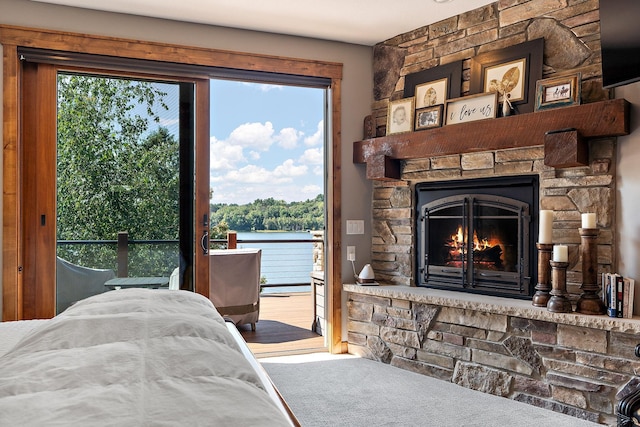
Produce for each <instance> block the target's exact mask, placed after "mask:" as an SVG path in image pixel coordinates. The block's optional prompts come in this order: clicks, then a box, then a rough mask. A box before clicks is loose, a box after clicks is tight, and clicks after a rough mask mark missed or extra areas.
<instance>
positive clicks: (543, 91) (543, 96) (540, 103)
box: [535, 73, 582, 111]
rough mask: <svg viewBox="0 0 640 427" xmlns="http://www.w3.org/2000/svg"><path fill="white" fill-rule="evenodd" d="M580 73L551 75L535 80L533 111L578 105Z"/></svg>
mask: <svg viewBox="0 0 640 427" xmlns="http://www.w3.org/2000/svg"><path fill="white" fill-rule="evenodd" d="M581 80H582V79H581V74H580V73H577V74H574V75H572V76H567V77H552V78H549V79H543V80H538V81H537V82H536V108H535V111H540V110H545V109H547V108H555V107H567V106H569V105H580V98H581V86H582V84H581Z"/></svg>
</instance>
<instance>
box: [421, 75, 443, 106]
mask: <svg viewBox="0 0 640 427" xmlns="http://www.w3.org/2000/svg"><path fill="white" fill-rule="evenodd" d="M448 87H449V79H448V78H444V79H440V80H436V81H433V82H428V83H422V84H420V85H417V86H416V94H415V95H414V96H415V99H416V109H418V108H425V107H433V106H434V105H438V104H443V105H444V103H445V102H446V101H447V99H448V98H447V95H448Z"/></svg>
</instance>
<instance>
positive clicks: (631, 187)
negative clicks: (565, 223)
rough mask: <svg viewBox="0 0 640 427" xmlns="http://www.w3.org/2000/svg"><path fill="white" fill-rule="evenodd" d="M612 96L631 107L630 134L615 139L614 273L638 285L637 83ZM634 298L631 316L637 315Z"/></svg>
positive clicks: (639, 178) (639, 118) (639, 95)
mask: <svg viewBox="0 0 640 427" xmlns="http://www.w3.org/2000/svg"><path fill="white" fill-rule="evenodd" d="M615 93H616V98H624V99H626V100H627V101H629V102H630V103H631V129H630V130H631V134H630V135H628V136H624V137H619V138H618V164H617V173H616V180H617V186H618V197H617V204H618V206H617V210H618V217H617V219H616V221H617V224H618V227H617V236H616V241H617V242H618V252H617V255H618V272H619V273H620V274H622V275H623V276H627V277H632V278H634V279H635V280H636V282H639V283H640V130H638V127H639V126H640V109H639V108H638V106H640V83H633V84H630V85H626V86H621V87H619V88H617V89H616V91H615ZM637 294H638V292H636V301H635V313H636V314H639V313H640V298H639V297H638V295H637Z"/></svg>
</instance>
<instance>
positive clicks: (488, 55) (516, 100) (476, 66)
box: [469, 38, 544, 114]
mask: <svg viewBox="0 0 640 427" xmlns="http://www.w3.org/2000/svg"><path fill="white" fill-rule="evenodd" d="M543 53H544V39H543V38H539V39H535V40H531V41H528V42H524V43H520V44H517V45H513V46H509V47H506V48H504V49H499V50H495V51H490V52H485V53H481V54H479V55H476V56H475V57H473V58H471V67H470V68H471V79H470V82H469V92H470V93H472V94H479V93H485V92H498V93H499V100H498V102H499V103H501V102H502V100H503V97H502V92H505V93H507V96H508V99H509V101H510V103H511V106H512V107H513V109H514V111H513V112H514V113H515V114H520V113H531V112H533V111H534V107H535V99H536V82H537V81H538V80H540V79H541V78H542V64H543V62H542V61H543Z"/></svg>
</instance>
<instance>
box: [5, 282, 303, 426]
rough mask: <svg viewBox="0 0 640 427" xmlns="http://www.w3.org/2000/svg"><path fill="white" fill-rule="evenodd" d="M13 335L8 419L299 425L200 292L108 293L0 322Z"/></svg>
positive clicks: (7, 335) (17, 422)
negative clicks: (37, 316)
mask: <svg viewBox="0 0 640 427" xmlns="http://www.w3.org/2000/svg"><path fill="white" fill-rule="evenodd" d="M16 336H18V337H19V338H16ZM12 340H13V341H17V342H16V343H15V345H12V346H11V348H10V349H4V350H2V349H0V350H2V351H0V425H3V426H4V425H34V426H36V425H37V426H50V425H60V426H69V425H82V426H92V425H100V426H108V425H113V426H134V425H135V426H140V425H154V426H155V425H167V426H176V425H194V426H197V425H207V426H213V425H216V426H292V425H294V426H295V425H299V424H298V422H297V421H296V419H295V417H294V416H293V415H292V414H291V411H290V410H289V408H288V406H287V405H286V403H285V402H284V401H283V400H282V399H281V396H280V395H279V393H278V392H277V390H276V389H275V387H273V385H272V384H271V382H270V381H269V378H268V377H267V375H266V373H265V371H264V370H263V369H262V368H261V366H260V365H259V363H258V362H257V361H256V360H255V358H254V357H253V355H252V354H251V352H250V351H249V349H248V347H247V346H246V343H245V342H244V340H243V339H242V337H241V335H240V334H239V333H238V331H237V330H236V328H235V325H233V323H231V322H225V321H224V319H223V318H222V317H221V316H220V314H219V313H218V312H217V311H216V310H215V308H214V306H213V304H212V303H211V302H210V301H209V300H208V299H206V298H205V297H203V296H201V295H198V294H195V293H192V292H188V291H179V290H150V289H126V290H125V289H120V290H115V291H110V292H106V293H103V294H100V295H96V296H93V297H89V298H87V299H84V300H81V301H79V302H77V303H75V304H74V305H72V306H71V307H69V308H68V309H67V310H65V311H64V312H63V313H61V314H59V315H58V316H56V317H54V318H53V319H50V320H44V321H42V320H41V321H19V322H3V323H0V341H2V342H5V343H6V342H11V341H12ZM2 353H4V354H2Z"/></svg>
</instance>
